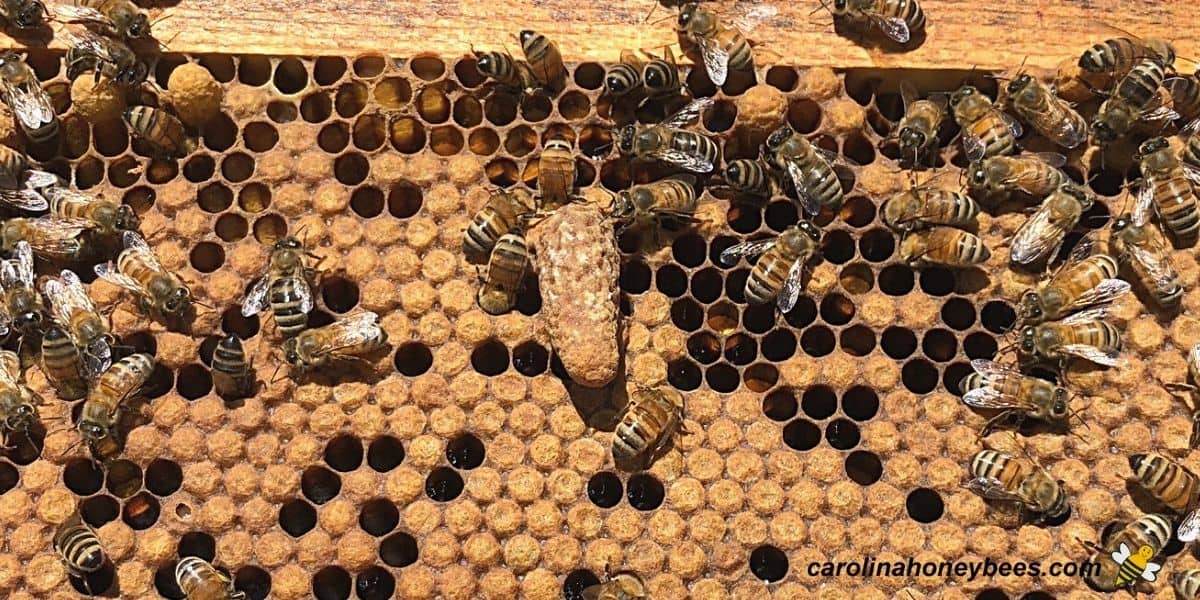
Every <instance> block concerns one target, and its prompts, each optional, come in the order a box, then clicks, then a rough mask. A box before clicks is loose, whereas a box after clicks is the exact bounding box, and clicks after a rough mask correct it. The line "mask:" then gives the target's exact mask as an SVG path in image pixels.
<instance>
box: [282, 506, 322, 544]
mask: <svg viewBox="0 0 1200 600" xmlns="http://www.w3.org/2000/svg"><path fill="white" fill-rule="evenodd" d="M316 526H317V510H316V509H315V508H313V507H312V505H311V504H309V503H308V502H305V501H304V500H300V499H295V500H289V501H287V502H285V503H284V504H283V506H280V507H279V527H280V528H282V529H283V530H284V532H286V533H287V534H288V535H290V536H292V537H297V538H298V537H300V536H302V535H304V534H306V533H308V532H309V531H312V528H313V527H316Z"/></svg>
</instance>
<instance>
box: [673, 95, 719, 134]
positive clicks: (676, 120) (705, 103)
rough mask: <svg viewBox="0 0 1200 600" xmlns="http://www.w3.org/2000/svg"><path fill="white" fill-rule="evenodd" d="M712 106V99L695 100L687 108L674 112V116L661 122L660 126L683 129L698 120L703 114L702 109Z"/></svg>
mask: <svg viewBox="0 0 1200 600" xmlns="http://www.w3.org/2000/svg"><path fill="white" fill-rule="evenodd" d="M712 104H713V99H712V98H698V99H696V100H692V101H691V102H689V103H688V104H687V106H684V107H683V108H681V109H679V112H676V113H675V114H673V115H671V116H669V117H667V118H666V119H665V120H663V122H662V123H661V124H660V126H662V127H672V128H676V129H677V128H680V127H684V126H686V125H688V124H689V123H691V122H692V121H695V120H696V119H697V118H699V117H700V113H702V112H704V109H706V108H708V107H710V106H712Z"/></svg>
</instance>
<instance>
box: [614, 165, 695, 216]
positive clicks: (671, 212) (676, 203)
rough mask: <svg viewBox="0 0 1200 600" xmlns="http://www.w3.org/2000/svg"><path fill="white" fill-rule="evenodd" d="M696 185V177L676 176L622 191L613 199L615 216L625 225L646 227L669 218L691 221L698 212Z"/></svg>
mask: <svg viewBox="0 0 1200 600" xmlns="http://www.w3.org/2000/svg"><path fill="white" fill-rule="evenodd" d="M695 185H696V178H695V177H692V176H690V175H676V176H674V177H670V178H668V179H662V180H659V181H655V182H654V183H647V184H642V185H635V186H633V187H631V188H629V189H628V190H622V191H620V192H618V193H617V197H616V199H615V200H614V201H613V218H615V219H616V220H617V222H619V223H621V224H622V227H630V226H633V227H638V228H642V229H649V228H654V227H655V226H656V225H658V224H660V223H662V222H663V221H666V220H672V221H678V222H683V223H690V222H692V221H693V220H694V219H695V217H694V215H695V214H696V187H695Z"/></svg>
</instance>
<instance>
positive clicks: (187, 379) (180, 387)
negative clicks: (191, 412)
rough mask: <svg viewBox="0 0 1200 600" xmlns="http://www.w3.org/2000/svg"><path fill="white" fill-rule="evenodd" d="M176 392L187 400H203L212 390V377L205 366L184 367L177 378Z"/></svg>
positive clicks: (180, 369) (192, 365)
mask: <svg viewBox="0 0 1200 600" xmlns="http://www.w3.org/2000/svg"><path fill="white" fill-rule="evenodd" d="M175 390H176V391H177V392H179V395H180V396H183V397H184V398H185V399H187V400H195V399H197V398H203V397H204V396H207V395H208V392H210V391H211V390H212V375H210V374H209V372H208V369H205V368H204V366H203V365H198V364H191V365H184V366H182V367H180V368H179V375H178V376H177V377H176V378H175Z"/></svg>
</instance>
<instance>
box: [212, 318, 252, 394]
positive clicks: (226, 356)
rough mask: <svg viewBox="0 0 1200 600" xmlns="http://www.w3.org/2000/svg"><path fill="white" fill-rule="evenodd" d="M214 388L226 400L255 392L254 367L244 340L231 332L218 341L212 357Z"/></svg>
mask: <svg viewBox="0 0 1200 600" xmlns="http://www.w3.org/2000/svg"><path fill="white" fill-rule="evenodd" d="M212 380H213V389H214V390H216V392H217V395H218V396H220V397H221V398H223V399H225V400H237V399H239V398H246V397H249V396H251V395H252V394H253V393H254V386H255V383H256V382H255V379H254V369H253V368H251V366H250V363H249V362H248V361H247V360H246V351H245V350H244V349H243V348H242V340H241V338H239V337H238V336H236V335H234V334H232V333H231V334H229V335H227V336H225V337H224V338H221V341H220V342H218V343H217V347H216V349H214V350H213V358H212Z"/></svg>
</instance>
